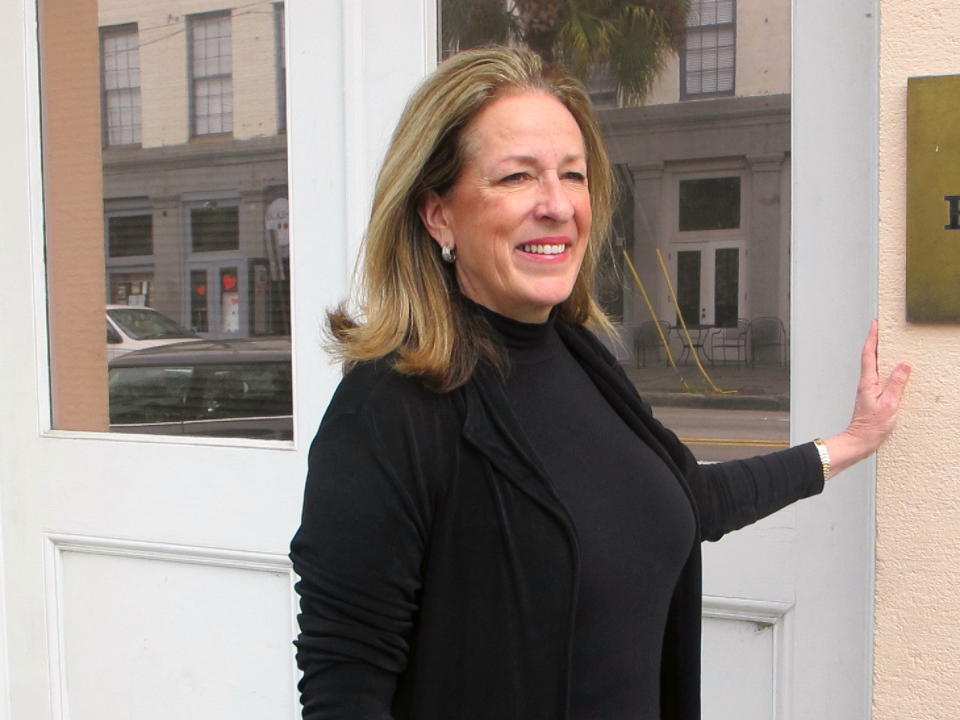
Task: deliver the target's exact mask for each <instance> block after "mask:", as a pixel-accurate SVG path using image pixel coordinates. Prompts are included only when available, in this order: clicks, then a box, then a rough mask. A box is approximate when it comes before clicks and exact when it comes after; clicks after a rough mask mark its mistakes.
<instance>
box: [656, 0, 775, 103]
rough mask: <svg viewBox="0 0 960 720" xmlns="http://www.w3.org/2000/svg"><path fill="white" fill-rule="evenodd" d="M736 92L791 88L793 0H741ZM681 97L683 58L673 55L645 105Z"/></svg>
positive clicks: (739, 0)
mask: <svg viewBox="0 0 960 720" xmlns="http://www.w3.org/2000/svg"><path fill="white" fill-rule="evenodd" d="M736 68H737V76H736V80H735V83H736V86H735V90H736V94H737V95H738V96H746V95H774V94H780V93H789V92H790V0H738V2H737V59H736ZM679 100H680V62H679V59H678V58H677V57H676V56H675V55H671V56H670V57H669V58H668V59H667V62H666V66H665V67H664V70H663V72H662V73H661V74H660V76H659V78H658V79H657V82H656V83H655V84H654V87H653V88H652V90H651V92H650V94H649V95H648V96H647V100H646V102H645V103H644V104H645V105H661V104H663V103H675V102H678V101H679Z"/></svg>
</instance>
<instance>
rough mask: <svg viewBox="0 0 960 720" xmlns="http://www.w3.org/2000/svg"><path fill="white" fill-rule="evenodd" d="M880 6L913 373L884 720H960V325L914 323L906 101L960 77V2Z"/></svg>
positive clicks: (888, 291) (899, 490)
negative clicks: (941, 79)
mask: <svg viewBox="0 0 960 720" xmlns="http://www.w3.org/2000/svg"><path fill="white" fill-rule="evenodd" d="M880 6H881V15H880V17H881V44H880V135H879V172H880V175H879V177H880V198H879V202H880V208H879V209H880V288H879V289H880V320H881V333H882V334H881V348H880V352H881V364H882V365H883V366H884V367H887V368H889V367H890V366H891V365H892V364H893V363H894V362H895V361H896V360H898V359H901V358H902V359H906V360H908V361H909V362H910V363H911V364H912V365H913V369H914V372H913V377H912V378H911V381H910V386H909V388H908V389H907V394H906V397H905V400H904V407H903V413H902V419H901V422H900V426H899V429H898V430H897V432H896V434H895V436H894V438H893V439H892V441H891V442H890V443H889V445H888V446H887V447H886V448H885V449H884V450H883V451H882V452H881V454H880V457H879V470H878V477H877V567H876V598H875V602H876V605H875V610H876V637H875V640H876V642H875V665H874V675H875V690H874V719H875V720H904V719H905V718H923V719H924V720H925V719H927V718H929V719H930V720H933V719H934V718H936V720H941V719H942V718H955V717H960V593H958V592H957V588H958V587H960V560H958V557H960V555H958V550H960V477H958V469H960V443H958V439H960V392H958V390H957V380H958V378H960V324H955V325H940V326H935V325H915V324H909V325H908V324H907V323H906V322H905V307H904V287H905V283H904V273H905V261H904V244H905V211H906V202H905V193H906V186H905V178H906V102H907V78H908V77H909V76H913V75H944V74H953V73H958V72H960V40H958V39H960V5H958V4H957V3H947V2H943V0H880ZM958 102H960V101H958ZM957 291H958V292H960V288H958V289H957Z"/></svg>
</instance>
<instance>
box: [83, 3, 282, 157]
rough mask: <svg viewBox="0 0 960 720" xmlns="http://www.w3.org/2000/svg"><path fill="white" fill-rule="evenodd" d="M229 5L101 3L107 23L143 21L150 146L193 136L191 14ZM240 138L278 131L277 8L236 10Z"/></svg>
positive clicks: (143, 91) (236, 126)
mask: <svg viewBox="0 0 960 720" xmlns="http://www.w3.org/2000/svg"><path fill="white" fill-rule="evenodd" d="M225 7H226V6H225V5H224V3H223V1H222V0H162V2H157V0H101V2H100V4H99V8H100V10H99V14H100V18H99V22H100V25H101V26H107V25H120V24H123V23H131V22H135V23H137V26H138V28H139V31H140V95H141V103H142V123H143V127H142V134H143V147H159V146H163V145H178V144H180V143H185V142H187V141H188V140H189V139H190V135H189V133H190V123H189V120H190V118H189V115H188V113H189V100H190V90H189V87H188V82H189V74H188V72H187V33H186V20H187V16H188V15H192V14H196V13H203V12H213V11H217V10H223V9H224V8H225ZM231 17H232V22H231V32H232V36H233V91H234V97H233V137H235V138H237V139H241V140H242V139H246V138H252V137H260V136H269V135H275V134H276V133H277V111H278V104H277V102H272V103H271V102H269V101H264V98H276V97H277V68H276V32H275V29H274V22H275V20H274V15H273V5H272V4H269V3H268V4H263V5H257V6H243V7H240V8H236V9H234V10H233V11H232V15H231Z"/></svg>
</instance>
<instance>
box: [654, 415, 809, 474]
mask: <svg viewBox="0 0 960 720" xmlns="http://www.w3.org/2000/svg"><path fill="white" fill-rule="evenodd" d="M653 411H654V415H656V417H657V419H658V420H659V421H660V422H662V423H663V424H664V425H666V426H667V427H668V428H670V429H671V430H673V431H674V432H675V433H676V434H677V435H679V436H680V439H681V440H683V442H685V443H686V444H687V445H688V446H689V447H690V449H691V450H692V451H693V454H694V455H695V456H696V457H697V459H698V460H705V461H722V460H732V459H734V458H742V457H751V456H753V455H762V454H763V453H768V452H772V451H774V450H781V449H783V448H785V447H787V444H788V443H789V440H790V413H789V412H785V411H773V410H705V409H702V408H683V407H662V406H661V407H654V409H653Z"/></svg>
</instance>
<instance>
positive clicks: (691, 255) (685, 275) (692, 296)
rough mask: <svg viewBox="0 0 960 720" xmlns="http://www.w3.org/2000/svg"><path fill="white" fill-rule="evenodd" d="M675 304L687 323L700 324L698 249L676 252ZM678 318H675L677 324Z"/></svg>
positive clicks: (689, 324)
mask: <svg viewBox="0 0 960 720" xmlns="http://www.w3.org/2000/svg"><path fill="white" fill-rule="evenodd" d="M677 304H678V305H679V306H680V317H683V321H684V322H685V323H686V324H687V325H688V326H691V325H694V326H695V325H699V324H700V251H699V250H682V251H681V252H678V253H677ZM679 324H680V318H679V317H678V318H677V325H679Z"/></svg>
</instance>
